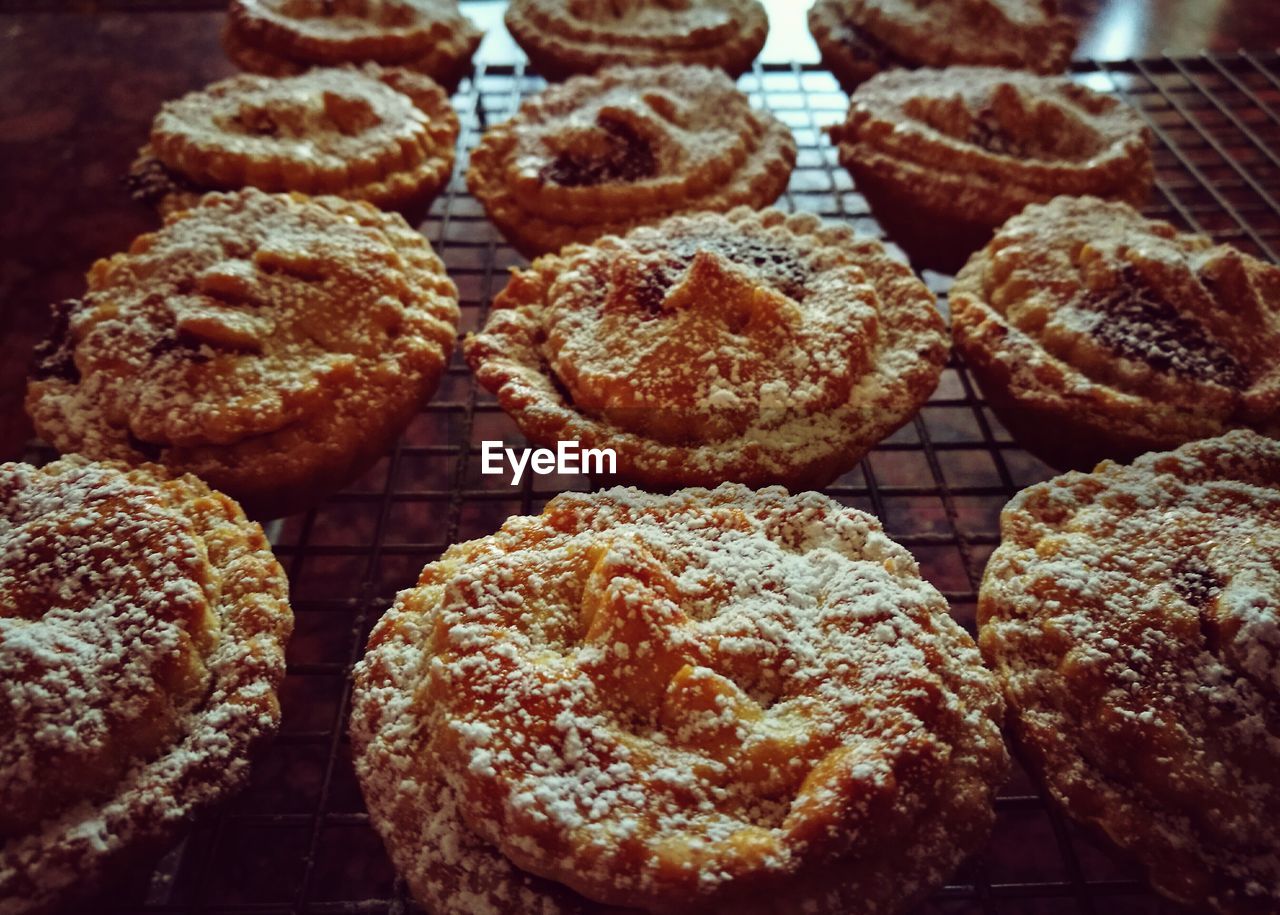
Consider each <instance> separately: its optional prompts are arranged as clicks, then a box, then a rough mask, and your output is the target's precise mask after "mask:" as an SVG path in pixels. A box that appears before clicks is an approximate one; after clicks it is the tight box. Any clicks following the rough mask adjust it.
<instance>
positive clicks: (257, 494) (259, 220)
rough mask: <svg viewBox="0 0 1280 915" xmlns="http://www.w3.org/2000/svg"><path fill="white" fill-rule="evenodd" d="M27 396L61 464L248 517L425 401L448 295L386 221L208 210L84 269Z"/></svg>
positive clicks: (411, 240) (313, 486) (313, 496)
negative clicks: (227, 504)
mask: <svg viewBox="0 0 1280 915" xmlns="http://www.w3.org/2000/svg"><path fill="white" fill-rule="evenodd" d="M56 318H57V320H56V323H55V327H54V330H53V333H52V335H51V337H50V339H49V340H47V341H46V342H45V343H44V344H42V345H41V347H40V348H39V349H38V351H37V359H36V363H35V366H34V367H33V370H32V375H31V379H30V382H29V385H28V388H27V412H28V413H30V414H31V418H32V420H33V422H34V424H35V427H36V431H37V432H38V433H39V434H40V435H41V436H42V437H44V438H45V439H46V440H48V441H49V442H50V443H51V444H52V445H53V446H54V447H55V448H57V449H59V450H60V451H63V452H72V451H75V452H79V453H81V454H84V455H87V456H89V457H92V458H98V459H102V458H116V459H121V460H125V461H128V462H129V463H138V462H141V461H144V460H150V461H156V462H158V463H162V464H164V465H165V466H168V467H170V468H173V469H175V470H181V471H189V472H191V473H195V474H197V475H198V476H200V477H202V478H203V479H205V480H207V481H208V482H209V483H210V484H211V485H213V486H216V487H217V488H219V489H221V490H223V491H225V492H227V493H228V494H230V495H232V496H233V497H235V498H237V499H239V500H240V501H241V502H242V503H244V504H245V506H246V508H247V509H248V510H249V511H250V512H251V513H252V514H255V515H257V516H259V517H272V516H274V515H277V514H281V513H286V512H288V511H293V510H297V509H299V508H301V507H304V506H306V505H309V504H313V503H314V502H315V501H316V500H317V499H318V498H320V497H321V496H323V495H324V494H325V493H326V492H328V491H329V490H332V489H335V488H337V487H339V486H341V485H343V484H345V483H346V482H348V481H349V480H351V479H352V478H354V477H355V476H357V475H358V474H359V473H361V472H363V471H364V470H365V469H367V467H368V466H369V465H370V464H372V463H373V462H374V461H375V460H376V459H377V458H378V457H380V456H381V455H382V453H383V452H384V451H386V449H387V448H389V447H390V446H391V443H392V442H393V441H394V440H395V438H396V436H398V435H399V434H400V432H401V431H402V430H403V428H404V427H405V426H406V425H407V424H408V422H409V420H410V419H411V418H412V417H413V415H414V414H415V413H416V412H417V410H418V408H419V406H420V405H421V404H422V402H423V401H424V400H425V399H426V398H427V397H429V396H430V395H431V393H432V392H433V391H434V390H435V387H436V384H437V383H438V381H439V379H440V375H441V373H442V372H443V370H444V366H445V363H446V362H447V360H448V357H449V354H450V353H451V352H452V349H453V345H454V342H455V334H456V328H457V322H458V306H457V291H456V289H455V288H454V285H453V283H452V282H450V280H449V279H448V277H447V276H445V272H444V265H443V264H441V262H440V259H439V258H437V257H436V256H435V254H434V253H433V252H432V250H431V245H430V244H429V243H428V242H427V240H426V239H425V238H423V237H422V236H421V235H419V234H418V233H416V232H414V231H413V230H412V229H410V228H409V226H408V225H407V224H406V223H405V221H404V219H403V218H402V217H400V216H399V215H398V214H395V213H383V212H380V211H379V210H376V209H374V208H373V207H372V206H371V205H369V204H367V203H363V202H360V201H349V200H341V199H339V198H337V197H315V198H307V197H302V196H301V195H284V194H278V195H277V194H266V193H263V192H262V191H258V190H255V189H252V188H249V189H247V190H243V191H237V192H234V193H227V194H220V193H214V194H208V195H206V196H205V197H203V198H202V199H201V201H200V203H199V205H197V206H196V207H195V208H194V209H191V210H184V211H182V212H180V213H176V214H174V215H172V216H170V217H169V218H168V219H167V220H166V221H165V224H164V227H163V228H162V229H160V230H159V231H158V232H154V233H149V234H146V235H142V236H139V237H138V238H137V239H135V240H134V242H133V244H132V245H131V246H130V248H129V250H128V251H127V252H125V253H123V254H117V255H115V256H113V257H110V258H106V259H104V260H100V261H98V262H97V263H96V264H94V266H93V268H92V269H91V270H90V271H89V274H88V291H87V292H86V293H85V295H84V297H83V298H81V299H78V300H72V301H70V302H64V303H62V305H61V306H59V307H58V308H57V309H56Z"/></svg>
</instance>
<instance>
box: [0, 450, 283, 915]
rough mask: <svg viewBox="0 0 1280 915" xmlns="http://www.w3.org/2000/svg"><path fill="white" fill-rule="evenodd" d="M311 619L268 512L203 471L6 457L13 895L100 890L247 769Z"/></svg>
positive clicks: (1, 883)
mask: <svg viewBox="0 0 1280 915" xmlns="http://www.w3.org/2000/svg"><path fill="white" fill-rule="evenodd" d="M292 625H293V617H292V614H291V612H290V610H289V604H288V600H287V583H286V580H285V576H284V572H283V570H282V569H281V568H280V566H279V564H278V563H277V562H276V560H275V558H274V557H273V556H272V555H271V549H270V548H269V546H268V545H267V540H266V537H265V536H264V535H263V532H262V528H261V527H259V526H258V525H257V524H255V523H252V522H250V521H248V520H246V519H245V516H244V513H243V512H242V511H241V510H240V508H239V506H237V505H236V504H235V503H234V502H232V501H231V500H230V499H228V498H227V497H226V496H224V495H222V494H221V493H218V492H215V491H213V490H211V489H209V487H208V486H206V485H205V484H204V483H202V482H201V481H200V480H198V479H196V478H195V477H192V476H173V477H171V476H170V475H169V474H168V473H167V472H166V471H165V470H164V469H163V468H161V467H157V466H155V465H143V466H140V467H136V468H133V469H130V468H128V467H125V466H124V465H119V464H102V463H94V462H91V461H87V460H85V459H83V458H80V457H70V458H65V459H63V460H60V461H56V462H54V463H52V464H49V465H46V466H45V467H41V468H38V469H37V468H35V467H31V466H30V465H27V464H3V465H0V911H3V912H5V913H6V915H18V913H26V912H36V911H44V910H47V909H50V908H53V907H54V906H56V905H58V904H61V903H63V902H65V901H67V900H68V899H70V898H72V897H74V896H79V895H84V894H86V893H88V892H90V891H91V890H92V889H93V888H94V887H95V886H98V885H100V884H101V882H102V881H103V879H104V877H105V876H107V875H109V874H110V873H111V872H112V870H113V869H116V868H118V867H120V866H121V865H124V864H126V863H127V862H128V861H130V860H132V859H138V860H140V861H145V860H146V857H147V855H148V854H149V853H155V852H157V851H159V850H161V848H162V846H163V843H164V842H166V841H169V840H171V839H172V838H173V837H174V834H175V832H176V831H177V830H178V828H179V827H180V825H181V823H182V822H183V820H185V819H186V818H188V817H190V816H191V815H193V814H194V813H196V812H197V811H200V810H203V809H206V808H208V807H209V806H210V805H212V804H214V803H216V802H218V801H220V800H222V799H223V798H225V797H227V796H228V795H229V794H230V793H231V792H232V791H234V790H235V789H236V788H237V787H239V785H240V784H241V783H243V782H244V781H245V778H246V776H247V774H248V767H249V752H250V750H251V748H252V747H253V746H254V745H255V744H256V743H257V742H258V741H260V740H262V739H263V738H266V737H268V736H270V735H271V734H273V733H274V732H275V730H276V726H277V724H278V723H279V719H280V707H279V703H278V702H277V698H276V689H277V687H278V685H279V683H280V680H281V678H282V677H283V675H284V645H285V642H286V640H287V639H288V637H289V632H290V630H291V628H292Z"/></svg>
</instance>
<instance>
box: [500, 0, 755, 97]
mask: <svg viewBox="0 0 1280 915" xmlns="http://www.w3.org/2000/svg"><path fill="white" fill-rule="evenodd" d="M505 19H506V23H507V29H508V30H509V31H510V32H511V36H512V37H513V38H514V39H515V40H516V42H517V43H519V45H520V47H522V48H523V49H524V51H525V53H526V54H528V55H529V60H530V61H531V62H532V63H533V66H534V69H535V70H537V71H538V72H539V73H541V74H542V75H543V76H545V77H547V78H548V79H563V78H564V77H566V76H569V75H570V74H573V73H594V72H595V71H597V70H599V69H601V68H602V67H606V66H609V65H611V64H628V65H631V66H649V65H654V64H703V65H705V66H708V67H719V68H721V69H723V70H727V71H728V72H729V73H730V74H731V75H733V76H737V75H738V74H740V73H742V72H743V71H745V70H747V69H748V68H749V67H750V66H751V62H752V61H753V60H755V59H756V55H757V54H759V53H760V49H761V48H762V47H764V40H765V37H766V36H767V35H768V33H769V19H768V17H767V16H766V15H765V12H764V7H763V6H761V5H760V2H759V0H662V2H659V3H644V2H639V0H624V2H618V0H513V2H512V3H511V4H510V5H509V6H508V7H507V12H506V17H505Z"/></svg>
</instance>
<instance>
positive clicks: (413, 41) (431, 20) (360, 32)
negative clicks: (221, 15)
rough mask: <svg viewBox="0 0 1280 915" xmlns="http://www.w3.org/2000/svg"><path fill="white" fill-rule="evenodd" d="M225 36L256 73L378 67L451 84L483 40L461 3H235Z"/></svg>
mask: <svg viewBox="0 0 1280 915" xmlns="http://www.w3.org/2000/svg"><path fill="white" fill-rule="evenodd" d="M226 37H227V38H228V50H230V51H232V56H233V57H235V58H236V59H237V61H238V62H239V63H240V64H241V65H242V66H248V67H249V68H250V69H252V70H254V71H256V72H267V73H274V74H276V75H279V74H282V73H285V72H300V71H301V70H304V69H306V68H307V67H308V66H313V65H316V64H319V65H325V66H332V65H335V64H344V63H361V62H364V61H377V62H378V63H383V64H399V65H403V66H407V67H410V68H412V69H415V70H420V71H422V72H425V73H428V74H430V75H431V76H434V77H436V78H437V79H440V80H443V81H445V82H449V81H450V80H451V79H452V78H453V77H455V76H456V75H457V73H456V72H455V71H456V70H457V68H458V66H460V65H461V64H464V63H465V62H466V61H467V60H469V59H470V57H471V55H472V53H474V51H475V49H476V46H477V45H479V43H480V39H481V37H483V36H482V34H481V33H480V32H479V31H478V30H477V29H476V27H475V26H474V25H473V24H472V23H471V20H469V19H467V18H466V17H465V16H463V15H462V13H461V12H459V10H458V4H457V2H456V0H231V6H230V9H229V11H228V31H227V33H226Z"/></svg>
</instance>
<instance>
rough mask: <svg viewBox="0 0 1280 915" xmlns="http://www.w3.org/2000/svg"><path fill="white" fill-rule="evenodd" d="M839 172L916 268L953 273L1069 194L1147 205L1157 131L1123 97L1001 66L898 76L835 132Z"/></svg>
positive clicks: (869, 90) (863, 94)
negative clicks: (1008, 225) (1025, 211)
mask: <svg viewBox="0 0 1280 915" xmlns="http://www.w3.org/2000/svg"><path fill="white" fill-rule="evenodd" d="M830 133H831V138H832V140H833V141H834V142H835V143H836V144H837V146H838V147H839V157H840V162H841V164H843V165H844V166H845V167H846V168H848V169H849V171H850V172H852V174H853V177H854V181H855V183H856V185H857V190H858V191H859V192H861V193H862V195H863V196H864V197H866V199H867V203H868V204H870V206H871V210H872V213H873V214H874V215H875V217H876V219H877V221H879V222H880V223H881V225H883V226H884V228H885V229H886V230H887V231H888V233H889V235H890V237H891V238H892V239H893V240H894V241H895V242H898V243H899V244H900V245H902V247H903V248H904V249H905V250H906V251H907V253H908V254H909V255H910V256H911V259H912V262H913V263H915V264H917V265H919V266H924V267H933V268H936V269H939V270H944V271H946V272H948V273H952V272H955V271H956V270H958V269H959V268H960V266H961V265H962V264H963V263H964V261H965V259H966V258H967V257H968V256H969V255H970V254H972V253H973V252H974V251H975V250H977V249H978V248H980V247H982V246H983V245H984V244H986V243H987V242H988V241H989V240H990V238H991V234H992V232H993V231H994V230H995V229H996V228H997V227H999V226H1000V225H1001V224H1003V223H1004V222H1005V220H1007V219H1009V218H1010V217H1011V216H1016V215H1017V214H1018V213H1019V212H1021V210H1022V208H1023V207H1025V206H1026V205H1027V204H1029V203H1045V202H1047V201H1048V200H1050V199H1052V198H1053V197H1056V196H1058V195H1059V194H1070V195H1073V196H1081V195H1086V194H1089V195H1093V196H1095V197H1103V198H1107V199H1112V200H1122V201H1125V202H1127V203H1132V204H1134V205H1138V204H1141V203H1142V201H1143V200H1145V199H1146V197H1147V194H1148V193H1149V192H1150V189H1151V184H1152V180H1153V171H1152V165H1151V150H1150V147H1149V145H1148V131H1147V128H1146V127H1145V126H1144V125H1143V123H1142V119H1141V117H1140V116H1139V115H1138V114H1137V113H1136V112H1135V111H1133V110H1132V109H1131V108H1129V107H1127V106H1126V105H1125V104H1124V103H1123V102H1121V101H1120V100H1119V99H1117V98H1116V97H1115V96H1111V95H1103V94H1101V93H1098V92H1094V91H1093V90H1091V89H1087V88H1085V87H1084V86H1081V85H1079V84H1078V83H1074V82H1072V81H1071V80H1070V79H1068V78H1066V77H1049V76H1037V75H1035V74H1032V73H1025V72H1017V71H1012V70H1003V69H999V68H995V67H949V68H947V69H945V70H927V69H926V70H894V71H890V72H887V73H883V74H881V75H880V76H876V77H874V78H872V79H871V80H869V81H867V82H866V83H864V84H863V85H862V86H861V87H860V88H859V89H858V90H857V91H855V92H854V93H853V96H852V98H851V100H850V105H849V113H848V116H847V117H846V119H845V121H844V122H843V123H841V124H836V125H835V126H833V127H831V128H830Z"/></svg>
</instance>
